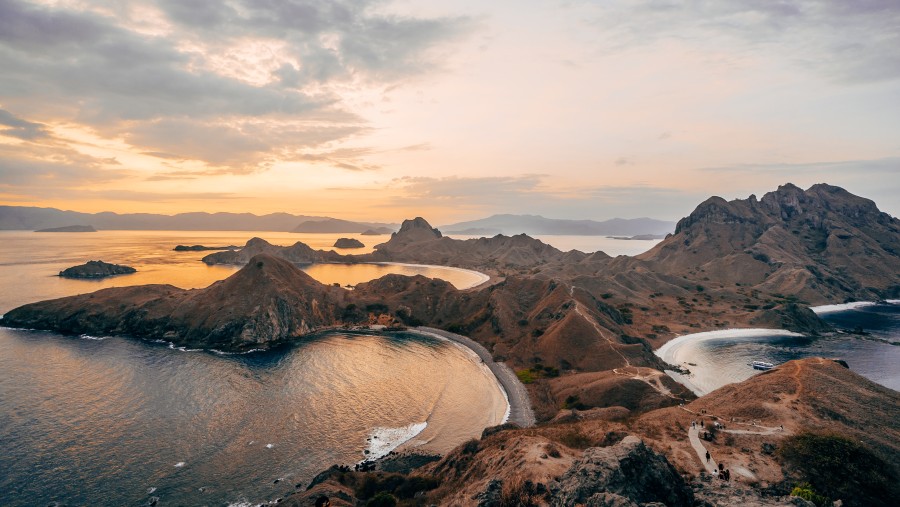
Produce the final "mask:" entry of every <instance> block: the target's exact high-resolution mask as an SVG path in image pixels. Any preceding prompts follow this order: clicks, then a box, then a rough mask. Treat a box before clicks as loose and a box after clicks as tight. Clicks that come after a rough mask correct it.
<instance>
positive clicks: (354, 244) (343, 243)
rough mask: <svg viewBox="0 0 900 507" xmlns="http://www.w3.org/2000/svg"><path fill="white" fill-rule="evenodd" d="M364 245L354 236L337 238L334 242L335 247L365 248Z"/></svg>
mask: <svg viewBox="0 0 900 507" xmlns="http://www.w3.org/2000/svg"><path fill="white" fill-rule="evenodd" d="M365 246H366V245H364V244H363V242H362V241H360V240H358V239H356V238H339V239H338V240H337V241H335V242H334V247H335V248H365Z"/></svg>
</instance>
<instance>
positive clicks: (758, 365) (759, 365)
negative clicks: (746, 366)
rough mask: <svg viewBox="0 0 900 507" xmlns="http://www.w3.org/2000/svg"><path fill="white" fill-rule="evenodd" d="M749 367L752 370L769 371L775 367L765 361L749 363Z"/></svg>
mask: <svg viewBox="0 0 900 507" xmlns="http://www.w3.org/2000/svg"><path fill="white" fill-rule="evenodd" d="M750 366H752V367H753V369H754V370H771V369H772V368H774V367H775V365H774V364H772V363H767V362H765V361H753V362H752V363H750Z"/></svg>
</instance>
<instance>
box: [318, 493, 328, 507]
mask: <svg viewBox="0 0 900 507" xmlns="http://www.w3.org/2000/svg"><path fill="white" fill-rule="evenodd" d="M330 505H331V500H329V499H328V497H327V496H325V495H322V496H320V497H319V498H316V507H329V506H330Z"/></svg>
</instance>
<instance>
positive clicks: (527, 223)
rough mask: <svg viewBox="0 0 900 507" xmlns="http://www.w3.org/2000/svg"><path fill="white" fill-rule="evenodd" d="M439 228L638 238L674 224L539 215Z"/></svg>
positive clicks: (456, 231) (666, 230)
mask: <svg viewBox="0 0 900 507" xmlns="http://www.w3.org/2000/svg"><path fill="white" fill-rule="evenodd" d="M440 228H441V230H444V231H446V232H447V234H464V235H484V236H493V235H496V234H505V235H508V236H512V235H516V234H529V235H532V234H533V235H548V236H549V235H572V236H637V235H645V234H646V235H665V234H668V233H670V232H672V231H673V230H675V223H674V222H669V221H665V220H655V219H652V218H646V217H645V218H631V219H625V218H613V219H610V220H604V221H595V220H566V219H556V218H544V217H542V216H539V215H492V216H489V217H487V218H482V219H479V220H471V221H467V222H458V223H455V224H449V225H443V226H441V227H440Z"/></svg>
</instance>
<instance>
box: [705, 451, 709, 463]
mask: <svg viewBox="0 0 900 507" xmlns="http://www.w3.org/2000/svg"><path fill="white" fill-rule="evenodd" d="M706 462H707V463H709V451H706Z"/></svg>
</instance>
